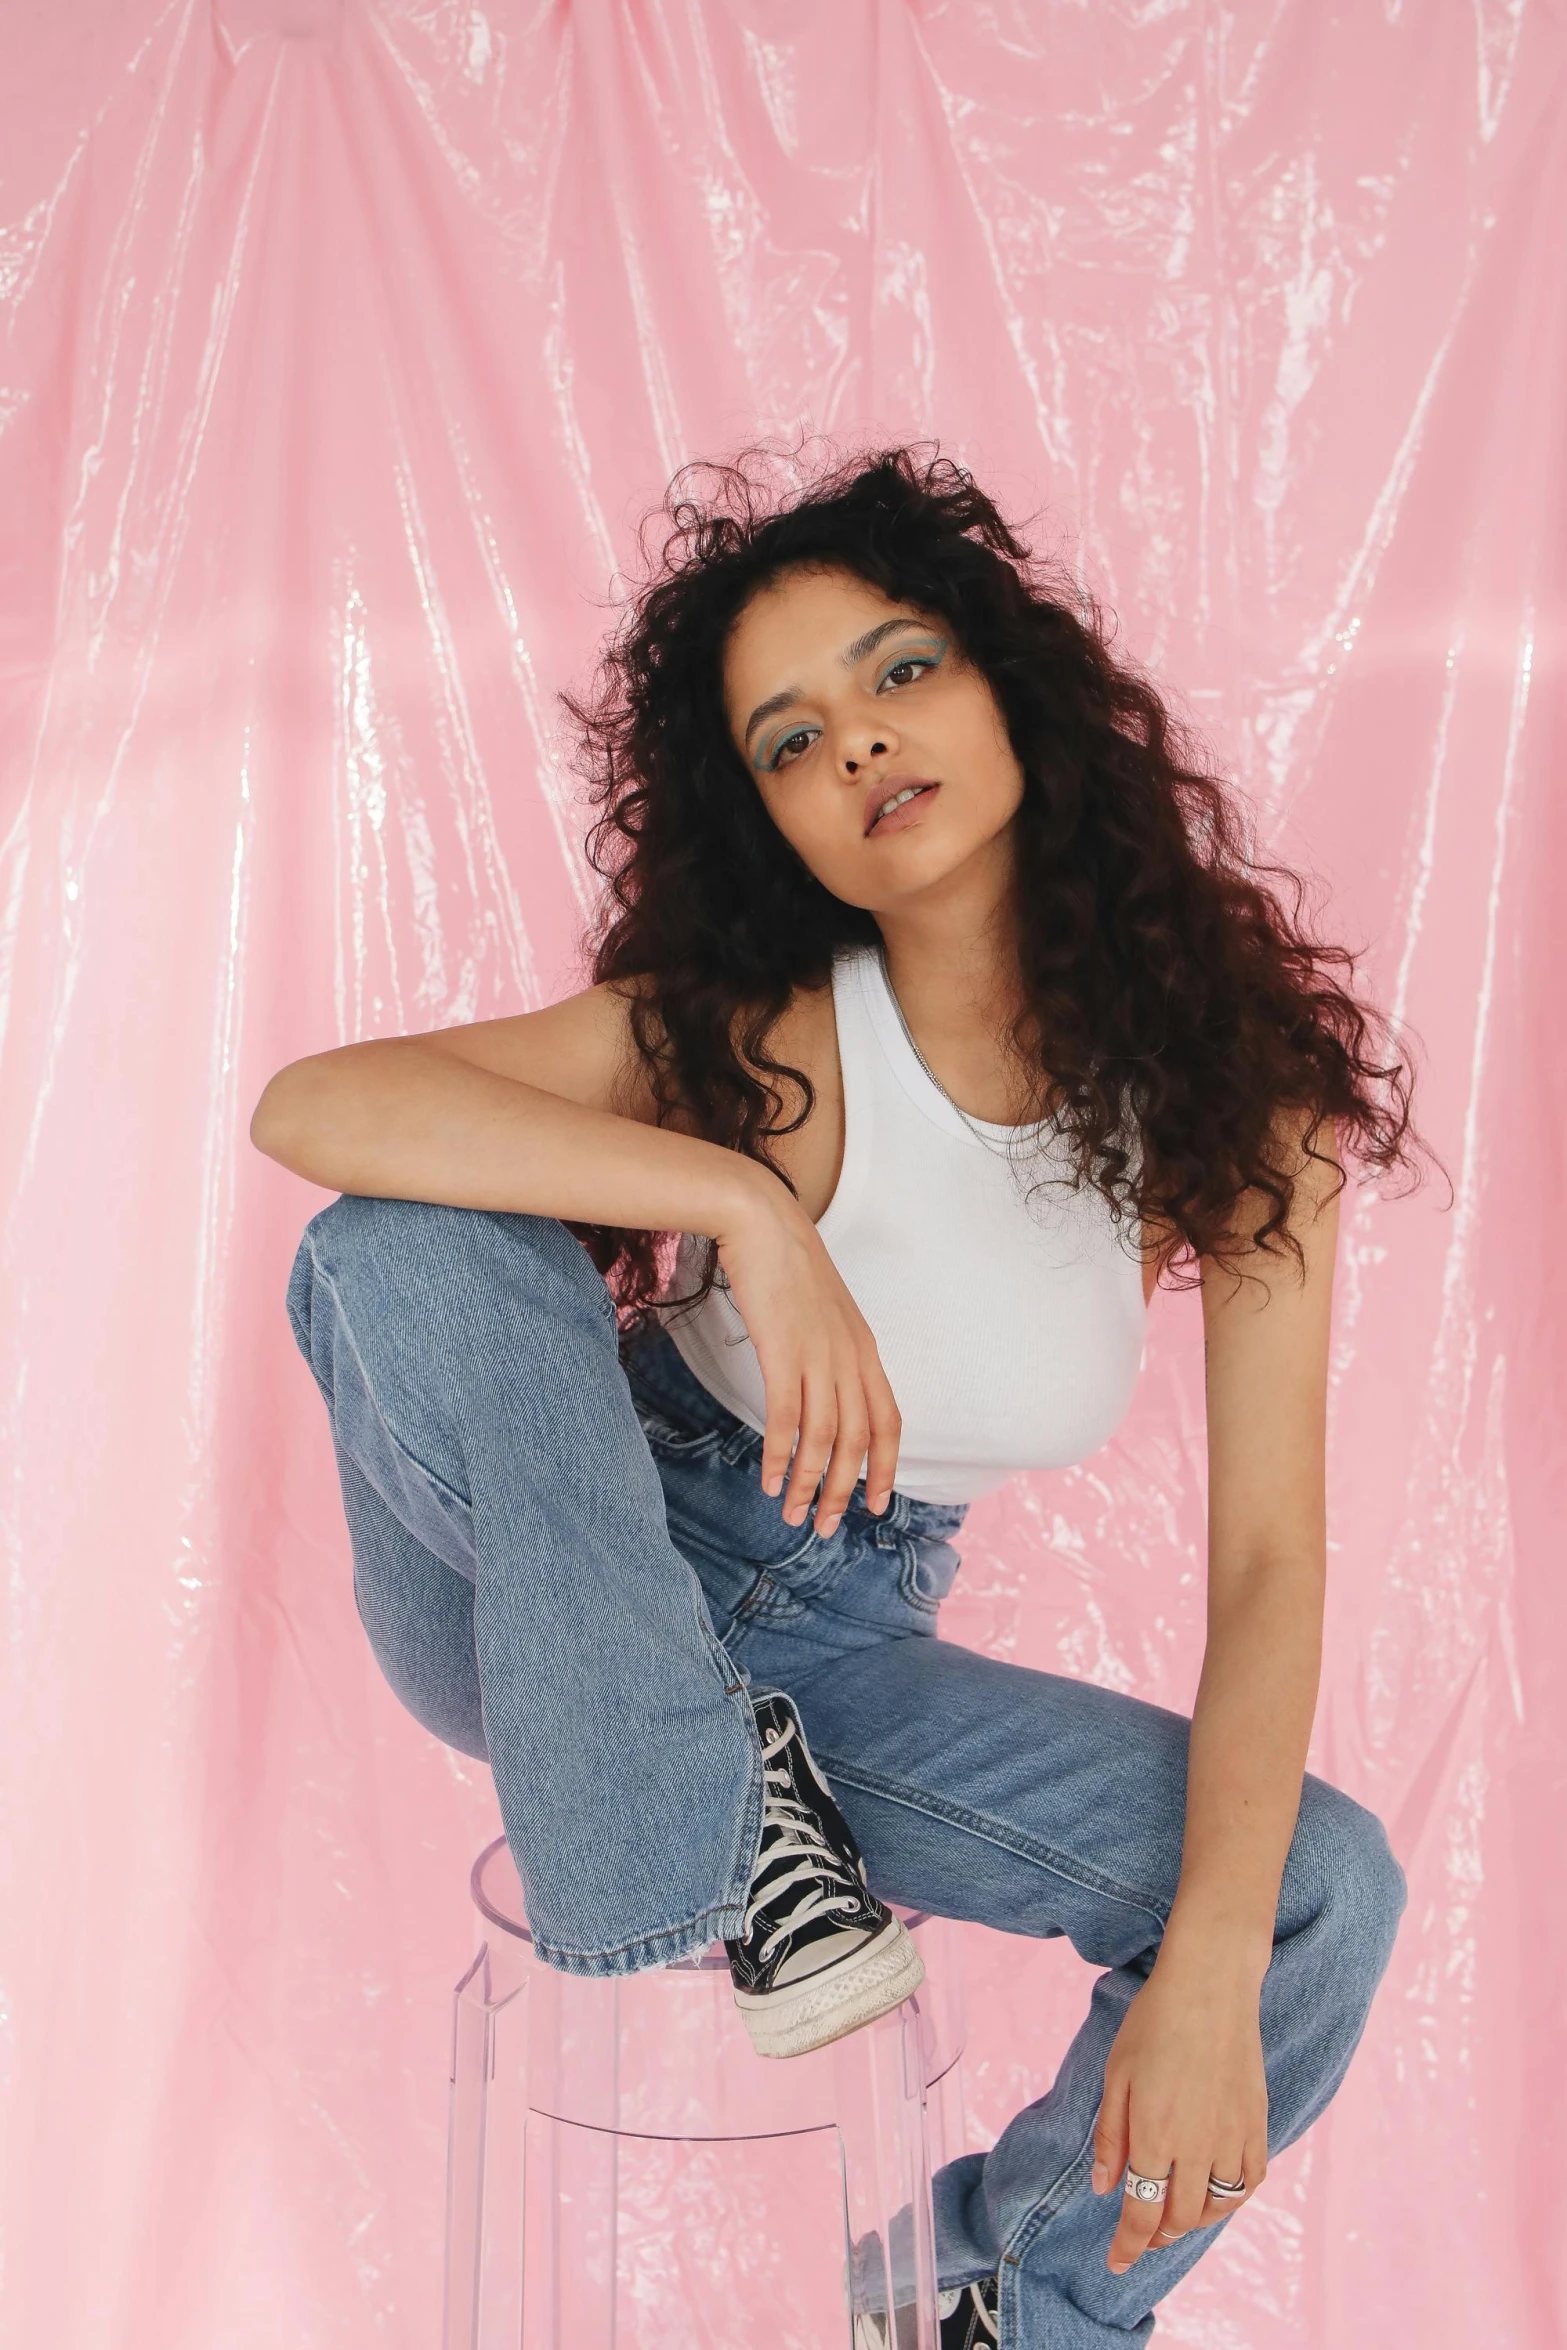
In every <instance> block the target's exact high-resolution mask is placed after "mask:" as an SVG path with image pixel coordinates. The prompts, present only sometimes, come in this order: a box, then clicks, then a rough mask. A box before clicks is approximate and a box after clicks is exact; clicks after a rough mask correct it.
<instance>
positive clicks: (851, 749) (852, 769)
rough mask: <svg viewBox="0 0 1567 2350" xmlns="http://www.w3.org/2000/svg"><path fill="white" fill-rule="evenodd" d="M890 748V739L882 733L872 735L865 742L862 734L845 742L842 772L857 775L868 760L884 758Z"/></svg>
mask: <svg viewBox="0 0 1567 2350" xmlns="http://www.w3.org/2000/svg"><path fill="white" fill-rule="evenodd" d="M891 748H892V744H891V742H890V740H889V739H888V738H887V737H886V736H884V735H874V736H872V738H871V740H870V741H869V742H867V741H866V740H865V738H864V736H863V735H861V736H859V737H857V738H856V739H855V740H853V741H851V742H847V743H845V745H844V752H843V771H844V774H845V775H858V774H859V772H860V769H861V768H862V767H864V766H865V765H866V764H867V763H868V762H869V761H870V760H872V759H884V758H885V757H886V755H887V753H888V751H889V750H890V749H891Z"/></svg>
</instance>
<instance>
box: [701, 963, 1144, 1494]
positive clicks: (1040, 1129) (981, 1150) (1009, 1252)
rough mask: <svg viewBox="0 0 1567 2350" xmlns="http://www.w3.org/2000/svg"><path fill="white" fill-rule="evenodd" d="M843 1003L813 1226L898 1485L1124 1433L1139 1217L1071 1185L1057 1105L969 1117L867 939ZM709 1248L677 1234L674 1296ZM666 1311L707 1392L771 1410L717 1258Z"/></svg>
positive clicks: (841, 986)
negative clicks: (896, 1443) (831, 1170)
mask: <svg viewBox="0 0 1567 2350" xmlns="http://www.w3.org/2000/svg"><path fill="white" fill-rule="evenodd" d="M833 1006H834V1010H835V1012H836V1015H837V1023H838V1057H839V1061H840V1064H841V1066H842V1071H843V1099H844V1146H843V1165H842V1168H841V1170H840V1172H839V1176H838V1187H837V1189H836V1191H835V1192H834V1193H833V1196H832V1199H831V1201H830V1203H829V1205H828V1207H827V1210H826V1213H825V1214H824V1215H823V1216H822V1218H821V1220H820V1222H819V1223H818V1225H817V1230H818V1232H819V1233H820V1234H821V1237H822V1241H823V1244H824V1245H825V1247H826V1250H827V1253H828V1255H829V1256H830V1257H831V1258H832V1261H833V1263H834V1264H835V1265H836V1266H837V1268H838V1271H839V1272H840V1273H841V1274H842V1276H843V1279H844V1283H845V1286H846V1287H847V1288H848V1290H849V1293H850V1295H851V1296H852V1297H853V1299H854V1301H855V1303H856V1304H857V1305H858V1307H859V1309H860V1311H861V1313H862V1314H863V1315H864V1316H865V1319H866V1321H867V1322H868V1323H869V1325H870V1328H871V1331H872V1333H873V1335H874V1336H875V1339H876V1344H877V1347H878V1349H879V1350H880V1354H881V1359H882V1365H883V1368H884V1369H885V1371H886V1373H887V1376H888V1378H889V1380H890V1381H891V1383H892V1391H893V1394H894V1395H895V1396H896V1398H897V1400H898V1408H899V1410H900V1412H901V1413H902V1415H903V1439H902V1443H901V1446H900V1448H899V1454H898V1468H897V1478H896V1482H897V1487H898V1490H899V1491H900V1492H901V1493H907V1494H909V1495H910V1496H911V1497H912V1498H914V1499H915V1500H919V1501H945V1502H966V1501H973V1500H975V1499H976V1498H977V1497H978V1496H979V1495H980V1494H983V1493H989V1492H991V1491H993V1490H994V1488H995V1487H996V1486H998V1485H1001V1484H1004V1483H1005V1481H1006V1479H1007V1478H1008V1477H1010V1476H1012V1475H1013V1474H1014V1473H1015V1472H1016V1471H1017V1470H1020V1469H1059V1468H1065V1467H1067V1466H1068V1465H1069V1464H1070V1463H1072V1462H1074V1461H1080V1460H1083V1459H1084V1458H1086V1456H1087V1455H1088V1454H1089V1453H1091V1452H1097V1451H1098V1449H1099V1447H1100V1446H1101V1445H1102V1444H1104V1443H1106V1442H1107V1441H1108V1440H1109V1438H1110V1437H1111V1436H1112V1435H1113V1434H1114V1433H1115V1430H1116V1429H1117V1427H1118V1426H1119V1425H1120V1422H1121V1420H1122V1418H1123V1416H1124V1414H1125V1412H1126V1408H1127V1406H1128V1404H1129V1403H1130V1402H1131V1398H1132V1391H1133V1389H1134V1388H1135V1386H1136V1384H1137V1376H1138V1373H1139V1371H1140V1370H1141V1368H1142V1361H1143V1342H1144V1334H1145V1330H1146V1325H1147V1313H1146V1309H1145V1307H1144V1304H1143V1285H1142V1267H1141V1263H1140V1261H1139V1258H1138V1255H1137V1253H1136V1243H1135V1240H1134V1238H1133V1234H1132V1232H1131V1231H1129V1230H1123V1231H1121V1232H1118V1231H1117V1228H1116V1226H1115V1223H1114V1221H1113V1219H1112V1216H1111V1212H1110V1208H1109V1205H1108V1203H1107V1202H1106V1200H1105V1199H1104V1196H1103V1194H1102V1193H1100V1192H1099V1191H1098V1190H1096V1189H1095V1188H1094V1187H1093V1186H1092V1185H1091V1184H1087V1183H1085V1184H1083V1186H1082V1187H1081V1188H1080V1189H1078V1190H1073V1189H1072V1188H1071V1187H1070V1176H1071V1170H1072V1166H1073V1161H1072V1159H1071V1156H1070V1153H1069V1150H1068V1146H1067V1143H1066V1139H1065V1137H1064V1136H1063V1135H1062V1133H1061V1131H1060V1129H1059V1128H1058V1127H1057V1126H1056V1125H1055V1124H1054V1123H1053V1122H1051V1121H1048V1120H1047V1121H1046V1122H1045V1123H1044V1124H1043V1125H1042V1126H1037V1127H1027V1128H1024V1127H1011V1126H993V1125H989V1124H986V1123H985V1122H983V1121H981V1120H979V1119H972V1120H965V1118H964V1117H963V1115H962V1113H961V1112H960V1111H959V1110H958V1109H957V1107H956V1106H955V1104H954V1103H952V1102H951V1101H949V1100H948V1099H947V1096H946V1095H945V1094H944V1093H943V1092H942V1091H941V1089H940V1088H939V1087H938V1086H937V1085H935V1084H934V1083H933V1082H932V1080H931V1079H930V1077H928V1076H927V1075H926V1072H925V1070H924V1068H923V1067H922V1065H921V1063H920V1060H919V1056H918V1054H917V1053H916V1052H915V1051H914V1049H913V1047H912V1045H911V1044H910V1042H909V1039H908V1037H907V1035H906V1034H905V1032H904V1028H903V1023H902V1020H901V1018H900V1016H899V1012H898V1007H897V1005H896V1003H895V1002H894V1001H893V999H892V997H891V994H890V993H889V990H888V986H887V979H886V974H885V971H884V969H883V966H882V961H881V957H880V955H879V954H878V953H877V952H876V950H875V949H874V948H869V947H859V948H854V949H852V950H851V951H849V952H847V953H845V954H842V955H840V956H839V957H838V958H837V960H836V962H835V964H834V967H833ZM1134 1149H1135V1146H1134ZM1134 1163H1135V1159H1134ZM1041 1178H1044V1179H1045V1180H1044V1182H1043V1184H1042V1186H1041V1187H1040V1188H1034V1189H1033V1191H1032V1196H1029V1194H1030V1190H1031V1187H1033V1186H1037V1185H1040V1179H1041ZM699 1261H700V1243H699V1242H697V1241H694V1240H692V1239H691V1238H690V1237H689V1236H685V1237H683V1238H682V1240H681V1243H680V1247H679V1251H678V1254H677V1256H676V1260H675V1266H674V1271H673V1277H672V1281H671V1284H670V1289H669V1292H668V1294H669V1295H670V1297H671V1298H677V1297H678V1296H679V1295H680V1294H681V1293H682V1292H684V1291H689V1290H691V1289H692V1288H694V1287H695V1286H696V1280H697V1274H698V1266H699ZM664 1319H665V1325H666V1327H667V1329H668V1331H669V1335H670V1337H671V1338H672V1339H673V1341H674V1343H675V1345H676V1346H677V1347H678V1349H679V1351H680V1354H681V1356H682V1358H683V1360H684V1361H685V1363H686V1365H687V1367H688V1368H689V1369H690V1370H691V1371H692V1373H693V1374H694V1375H695V1376H696V1378H698V1379H699V1380H700V1381H701V1382H702V1385H703V1386H704V1387H705V1388H706V1389H707V1390H708V1393H709V1394H710V1395H714V1396H716V1397H717V1399H718V1401H719V1402H720V1403H721V1404H723V1405H724V1406H725V1407H726V1409H727V1410H729V1411H731V1412H733V1413H735V1415H736V1416H737V1417H738V1418H739V1419H741V1420H744V1421H745V1422H746V1423H747V1424H748V1425H749V1426H750V1427H752V1428H756V1429H761V1428H762V1427H763V1426H765V1423H766V1401H765V1394H764V1389H763V1383H762V1369H761V1364H760V1363H759V1361H758V1360H757V1355H756V1349H755V1347H754V1346H753V1345H752V1343H751V1339H750V1335H749V1333H748V1332H747V1330H746V1327H745V1323H744V1321H743V1320H742V1319H741V1316H740V1312H739V1309H738V1308H737V1307H736V1305H735V1303H734V1300H733V1298H732V1297H731V1296H730V1294H729V1291H728V1289H727V1288H726V1287H725V1286H724V1285H723V1281H722V1275H721V1274H720V1279H719V1286H718V1287H716V1288H715V1289H714V1290H713V1291H712V1293H711V1294H710V1295H709V1296H708V1297H707V1298H706V1299H705V1300H704V1301H703V1303H702V1304H701V1305H700V1306H699V1307H696V1308H695V1309H687V1310H685V1311H683V1312H682V1311H679V1310H671V1311H670V1312H668V1313H667V1314H666V1316H665V1317H664Z"/></svg>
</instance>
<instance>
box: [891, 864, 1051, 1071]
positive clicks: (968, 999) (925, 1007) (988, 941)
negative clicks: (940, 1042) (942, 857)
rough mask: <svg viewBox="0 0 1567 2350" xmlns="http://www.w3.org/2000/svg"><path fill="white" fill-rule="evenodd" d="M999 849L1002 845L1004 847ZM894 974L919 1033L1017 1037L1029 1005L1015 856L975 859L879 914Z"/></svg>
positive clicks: (896, 988) (895, 984)
mask: <svg viewBox="0 0 1567 2350" xmlns="http://www.w3.org/2000/svg"><path fill="white" fill-rule="evenodd" d="M996 846H997V847H998V848H999V847H1000V846H1001V844H999V843H998V844H996ZM876 922H877V926H878V928H879V929H880V931H881V935H882V944H883V947H884V949H885V952H886V958H887V975H888V977H889V979H890V980H891V982H892V986H893V991H894V993H895V994H896V996H897V998H898V1001H899V1003H900V1004H901V1005H902V1007H903V1014H904V1018H905V1019H906V1020H907V1021H908V1022H909V1024H910V1026H911V1027H912V1028H913V1029H914V1031H915V1033H916V1035H919V1034H920V1033H921V1032H922V1029H923V1027H925V1026H927V1025H928V1026H929V1027H930V1028H931V1029H932V1030H933V1031H934V1032H935V1033H938V1034H944V1035H946V1036H948V1037H951V1038H954V1039H956V1038H958V1037H959V1036H961V1035H963V1034H964V1033H970V1034H972V1033H974V1032H975V1031H980V1030H982V1031H984V1032H985V1033H986V1034H988V1035H989V1036H991V1037H993V1038H996V1039H998V1040H999V1039H1001V1038H1004V1037H1006V1036H1007V1035H1009V1033H1010V1031H1011V1028H1012V1024H1013V1022H1014V1021H1015V1019H1016V1018H1017V1015H1018V1013H1019V1011H1020V1010H1021V1009H1022V1005H1023V986H1022V977H1021V974H1020V971H1019V968H1018V952H1017V921H1016V915H1015V912H1014V901H1013V895H1012V871H1011V859H1010V856H1001V855H995V856H991V857H974V858H971V859H970V860H969V862H968V864H967V865H965V866H963V867H962V868H960V870H959V871H958V872H956V873H950V874H948V875H947V876H946V877H945V879H944V880H943V881H942V882H941V883H940V884H939V885H938V886H937V888H935V889H934V890H927V891H923V892H921V894H920V895H919V896H917V897H913V898H909V899H906V900H904V901H903V903H901V904H900V905H897V906H890V907H887V908H885V909H880V910H878V912H877V915H876Z"/></svg>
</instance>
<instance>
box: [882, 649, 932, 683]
mask: <svg viewBox="0 0 1567 2350" xmlns="http://www.w3.org/2000/svg"><path fill="white" fill-rule="evenodd" d="M935 666H936V664H935V662H934V661H933V660H931V659H929V658H928V656H926V655H925V654H923V653H905V655H904V656H903V659H902V660H901V661H894V663H893V664H892V667H891V668H890V669H888V670H886V671H884V672H883V675H882V681H881V682H882V684H883V685H912V683H913V681H914V679H915V678H916V677H918V676H919V674H920V672H921V670H923V669H934V668H935Z"/></svg>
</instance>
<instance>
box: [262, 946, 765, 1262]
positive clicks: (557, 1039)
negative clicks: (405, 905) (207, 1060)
mask: <svg viewBox="0 0 1567 2350" xmlns="http://www.w3.org/2000/svg"><path fill="white" fill-rule="evenodd" d="M652 1119H653V1102H652V1096H651V1091H650V1089H649V1087H648V1084H647V1081H646V1078H645V1076H644V1075H643V1073H642V1070H641V1066H640V1063H639V1061H638V1058H637V1055H636V1052H635V1049H634V1047H633V1045H632V1041H631V1030H630V1019H629V1013H628V1007H627V1004H626V1001H625V999H624V997H623V996H622V995H620V994H619V993H617V992H616V991H615V990H614V989H612V988H609V987H595V988H590V989H588V990H587V991H586V992H585V993H584V994H581V995H576V996H570V997H568V998H567V1000H566V1001H565V1002H564V1003H560V1004H553V1005H551V1006H550V1007H549V1009H548V1010H547V1011H542V1012H525V1013H521V1014H519V1015H518V1016H517V1017H515V1018H513V1019H509V1020H481V1021H477V1022H475V1023H473V1024H472V1025H471V1026H468V1027H464V1028H448V1029H439V1030H436V1031H435V1032H434V1033H433V1034H431V1035H428V1036H402V1037H384V1038H380V1039H378V1040H376V1041H375V1042H373V1043H369V1044H351V1045H344V1046H341V1047H339V1048H338V1049H337V1050H336V1051H334V1052H326V1053H315V1054H312V1055H311V1056H310V1057H309V1058H308V1059H306V1060H303V1061H294V1062H292V1063H291V1064H290V1065H289V1067H288V1068H286V1069H280V1070H279V1072H278V1074H277V1075H276V1076H275V1077H274V1078H273V1079H272V1081H271V1083H270V1084H269V1085H268V1087H267V1088H266V1091H265V1092H264V1093H263V1094H262V1096H261V1099H260V1101H259V1102H258V1103H257V1105H256V1111H255V1116H254V1117H253V1119H252V1121H251V1128H250V1134H251V1140H252V1141H253V1142H254V1143H255V1145H256V1147H257V1149H258V1150H261V1151H265V1152H266V1154H267V1156H268V1157H269V1158H273V1159H277V1160H278V1161H279V1162H280V1163H281V1164H282V1165H283V1166H285V1167H289V1168H291V1169H292V1170H293V1172H294V1173H295V1174H296V1175H304V1176H306V1177H308V1179H309V1180H310V1181H311V1182H312V1183H319V1184H322V1185H324V1186H325V1187H326V1188H327V1189H328V1190H329V1191H350V1192H358V1193H361V1194H363V1195H364V1196H365V1197H367V1198H370V1199H418V1200H432V1201H435V1202H437V1203H439V1204H441V1205H444V1206H447V1207H454V1208H496V1209H501V1210H506V1211H510V1212H513V1213H518V1214H527V1215H538V1216H560V1217H563V1218H566V1219H568V1220H570V1221H572V1222H575V1223H585V1224H612V1225H623V1226H629V1227H634V1228H638V1229H643V1230H653V1231H660V1232H702V1233H710V1234H712V1235H714V1236H715V1237H722V1236H723V1235H724V1234H725V1233H726V1232H727V1231H728V1229H729V1227H730V1225H731V1224H732V1223H733V1222H734V1221H735V1220H736V1218H737V1216H739V1215H742V1214H743V1213H744V1212H745V1211H746V1210H747V1209H748V1208H752V1207H754V1206H755V1205H756V1202H757V1200H758V1199H759V1197H761V1196H762V1192H763V1186H764V1185H771V1187H772V1189H773V1190H774V1191H777V1190H778V1189H779V1186H778V1185H777V1184H776V1183H775V1182H774V1181H773V1178H772V1177H771V1176H769V1175H768V1174H767V1172H766V1170H765V1169H764V1168H761V1167H758V1166H757V1165H755V1163H754V1162H752V1161H750V1160H747V1159H743V1158H740V1157H739V1156H738V1155H737V1154H736V1153H735V1152H733V1151H725V1150H719V1149H717V1148H716V1147H715V1146H714V1145H713V1144H711V1143H707V1142H702V1141H700V1140H699V1139H697V1138H696V1137H694V1136H690V1135H684V1134H679V1133H675V1132H672V1131H671V1130H670V1129H668V1128H664V1127H657V1126H655V1125H654V1124H653V1123H652Z"/></svg>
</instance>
